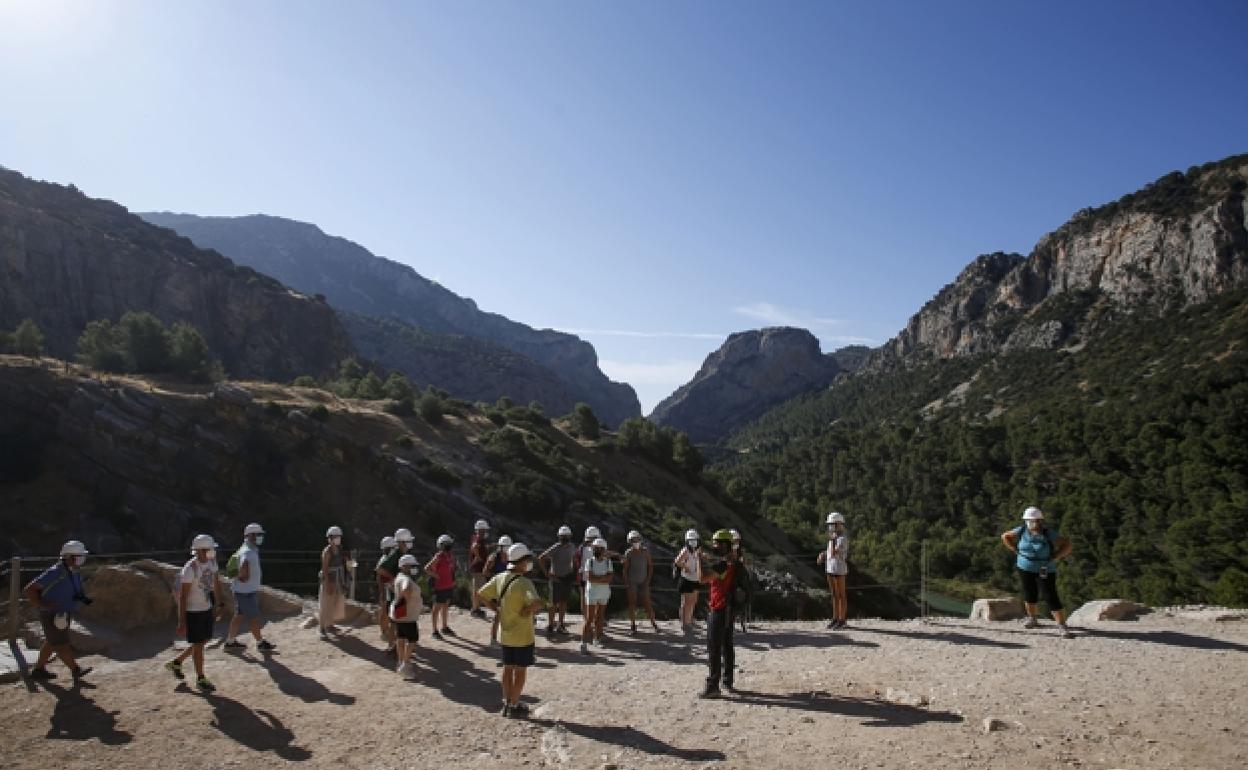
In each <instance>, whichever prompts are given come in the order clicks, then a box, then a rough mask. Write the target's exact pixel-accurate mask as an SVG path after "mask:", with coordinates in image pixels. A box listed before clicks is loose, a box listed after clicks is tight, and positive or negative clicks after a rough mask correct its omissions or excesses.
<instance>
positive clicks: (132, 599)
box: [78, 565, 175, 631]
mask: <svg viewBox="0 0 1248 770" xmlns="http://www.w3.org/2000/svg"><path fill="white" fill-rule="evenodd" d="M172 586H173V583H172V580H171V578H166V577H165V576H164V575H162V574H158V573H155V572H145V571H143V570H139V569H135V568H134V567H126V566H121V565H109V566H107V567H103V568H101V569H98V570H96V571H95V572H94V573H92V574H91V576H90V577H89V578H88V579H87V581H86V583H85V585H84V586H83V587H84V589H85V590H86V592H87V595H88V596H90V597H91V599H92V600H93V603H92V604H91V605H90V606H84V607H80V608H79V610H78V616H79V617H80V618H82V619H83V620H85V621H88V622H92V623H97V624H99V623H105V624H107V625H109V626H111V627H113V628H116V629H118V630H121V631H127V630H130V629H132V628H143V627H145V626H152V625H157V624H161V623H163V624H166V625H168V624H171V623H172V622H173V621H174V614H175V608H174V604H173V594H172Z"/></svg>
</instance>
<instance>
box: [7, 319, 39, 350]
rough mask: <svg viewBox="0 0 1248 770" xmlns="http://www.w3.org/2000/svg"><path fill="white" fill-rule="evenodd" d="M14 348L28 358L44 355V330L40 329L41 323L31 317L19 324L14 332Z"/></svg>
mask: <svg viewBox="0 0 1248 770" xmlns="http://www.w3.org/2000/svg"><path fill="white" fill-rule="evenodd" d="M13 349H14V350H15V351H16V352H17V354H18V355H20V356H27V357H28V358H38V357H39V356H41V355H43V332H41V331H39V324H37V323H35V322H34V321H33V320H31V319H29V318H27V319H26V320H24V321H22V322H21V323H20V324H18V327H17V331H15V332H13Z"/></svg>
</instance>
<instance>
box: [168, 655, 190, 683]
mask: <svg viewBox="0 0 1248 770" xmlns="http://www.w3.org/2000/svg"><path fill="white" fill-rule="evenodd" d="M165 670H166V671H168V672H169V673H170V674H173V677H174V678H175V679H186V674H184V673H182V664H181V663H179V662H177V661H176V660H171V661H169V662H168V663H166V664H165Z"/></svg>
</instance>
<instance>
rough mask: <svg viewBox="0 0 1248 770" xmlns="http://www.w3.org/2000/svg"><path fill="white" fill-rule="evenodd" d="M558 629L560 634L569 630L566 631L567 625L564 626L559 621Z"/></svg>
mask: <svg viewBox="0 0 1248 770" xmlns="http://www.w3.org/2000/svg"><path fill="white" fill-rule="evenodd" d="M558 630H559V633H561V634H566V633H569V632H568V627H567V626H565V625H564V624H562V623H560V624H559V629H558Z"/></svg>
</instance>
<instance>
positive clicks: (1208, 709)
mask: <svg viewBox="0 0 1248 770" xmlns="http://www.w3.org/2000/svg"><path fill="white" fill-rule="evenodd" d="M302 620H303V619H301V618H294V619H290V620H286V621H283V622H280V623H276V624H273V625H270V626H269V628H268V632H267V633H268V635H269V637H270V638H271V639H273V640H274V641H276V642H277V644H278V653H279V654H276V655H273V656H271V657H270V658H268V659H267V660H266V659H265V658H263V657H261V656H260V655H259V654H258V653H256V652H255V651H254V649H252V648H249V649H248V650H247V651H246V652H244V653H242V654H237V655H235V654H229V653H226V652H224V651H223V650H221V649H220V648H219V647H217V648H210V649H209V651H208V664H207V665H208V674H209V676H210V677H211V678H212V679H213V681H214V682H215V683H216V684H217V686H218V688H219V689H218V690H217V692H216V693H215V694H213V695H201V694H199V693H197V692H194V691H193V690H192V689H189V688H188V687H187V686H186V685H184V684H181V685H180V684H179V683H177V682H176V681H175V680H174V679H173V678H172V676H171V675H170V674H169V673H168V672H166V671H164V670H163V669H162V668H161V665H162V664H163V662H164V661H165V660H166V659H168V658H169V657H170V656H171V655H172V649H173V648H172V645H171V644H170V643H169V639H170V634H169V633H168V632H165V631H160V632H158V633H157V632H151V633H149V634H147V635H145V636H140V637H137V638H134V639H133V641H132V643H131V644H130V645H129V646H128V648H127V650H126V651H125V654H124V655H120V656H117V657H112V658H103V657H98V656H95V657H88V658H85V659H84V662H85V663H87V664H89V665H92V666H94V667H95V671H94V672H93V673H92V674H91V675H90V677H89V682H90V684H89V685H87V686H83V687H81V688H79V689H74V688H72V687H71V686H70V682H69V677H68V675H67V674H66V673H65V670H64V668H59V667H58V664H53V666H52V667H51V668H52V670H54V671H58V672H59V673H60V677H59V678H58V679H57V680H56V681H54V682H51V683H49V684H47V685H45V684H31V683H27V682H19V683H16V684H9V685H4V686H3V687H0V718H2V719H3V724H4V725H5V728H4V730H3V736H4V737H3V747H4V751H3V753H2V754H0V767H5V768H9V767H13V768H17V767H23V768H24V767H32V768H33V767H39V768H52V767H63V768H115V767H127V768H131V767H133V768H147V767H170V766H174V765H191V766H194V767H197V768H200V769H201V770H203V769H206V768H225V767H241V766H250V767H272V766H278V765H282V764H285V763H294V762H300V763H304V764H305V765H306V766H315V767H336V768H342V767H359V768H378V769H382V768H428V767H433V766H446V764H447V763H457V765H458V766H461V767H463V766H466V765H468V764H473V765H482V764H484V766H492V765H494V764H497V763H500V762H507V763H511V764H518V765H523V766H532V767H566V768H588V769H596V770H602V769H603V768H611V767H615V768H621V769H622V768H643V767H644V768H667V767H673V768H704V767H709V768H813V767H836V768H909V767H921V768H1002V767H1011V768H1054V767H1078V768H1211V769H1216V770H1226V769H1227V768H1243V767H1248V729H1246V728H1245V725H1246V724H1248V654H1245V653H1248V621H1239V622H1214V621H1212V620H1207V619H1202V618H1199V617H1184V616H1180V615H1178V614H1177V613H1170V614H1168V613H1164V612H1155V613H1152V614H1151V615H1148V616H1146V617H1145V618H1144V619H1141V620H1138V621H1132V622H1119V623H1109V622H1106V623H1099V624H1097V625H1096V626H1095V627H1094V628H1087V629H1078V636H1077V637H1076V638H1075V639H1070V640H1063V639H1060V638H1058V637H1057V636H1056V633H1055V630H1054V627H1053V626H1052V625H1051V624H1048V625H1046V627H1044V628H1042V629H1039V630H1037V631H1024V630H1023V629H1022V628H1021V627H1020V626H1019V625H1017V624H1016V623H994V624H983V623H971V622H969V621H962V620H945V619H941V620H936V621H932V622H930V623H927V624H924V623H922V622H919V621H906V622H893V621H880V620H860V621H855V622H854V624H853V626H852V627H851V628H849V629H848V630H846V631H841V632H831V631H826V630H824V628H823V626H822V624H819V623H761V624H758V625H756V626H753V627H752V628H751V630H750V632H749V633H748V634H745V635H743V636H742V635H738V637H737V663H738V668H739V669H740V670H739V673H738V675H737V686H738V687H739V688H741V692H740V693H738V694H737V695H734V696H731V697H727V698H725V699H723V700H718V701H702V700H699V699H698V698H697V697H696V694H697V693H698V691H699V690H700V689H701V687H702V685H703V682H704V677H705V675H706V668H705V651H704V649H702V648H701V647H700V645H701V644H702V638H701V636H700V635H699V637H698V638H697V639H695V641H694V644H692V645H690V644H688V643H686V642H685V640H684V639H683V638H681V637H680V636H679V635H678V634H677V633H675V627H674V626H673V625H672V624H670V623H669V624H664V631H663V633H661V634H658V635H656V634H654V633H652V632H648V631H646V632H642V633H641V634H640V635H639V636H637V637H630V636H628V635H627V634H626V631H627V627H626V626H625V625H623V624H621V623H619V622H616V623H615V624H613V627H612V628H611V629H610V633H609V635H610V639H609V642H608V644H607V646H606V647H605V648H603V649H601V651H596V652H594V653H593V654H591V655H588V656H586V655H582V654H581V653H580V652H579V649H578V642H579V640H577V639H568V640H565V641H559V642H557V643H550V642H548V641H546V640H545V639H544V638H542V637H541V636H539V640H538V665H537V666H536V667H535V668H533V669H530V674H529V684H528V687H527V688H526V689H527V692H526V700H529V701H530V702H531V703H532V706H533V715H532V717H531V718H530V719H528V720H526V721H521V720H508V719H504V718H502V717H500V716H498V714H497V713H496V712H497V709H498V707H499V705H500V695H499V689H498V683H497V673H498V668H499V664H498V662H497V655H496V654H495V652H494V651H493V650H490V649H488V648H487V647H485V646H484V643H485V642H487V641H488V634H489V624H488V623H487V622H484V621H481V620H476V619H473V618H470V617H469V616H468V615H467V614H462V613H461V614H458V615H456V614H452V627H453V628H454V629H456V630H457V631H458V632H459V636H458V637H457V638H455V639H450V640H448V641H446V642H438V641H431V640H429V639H428V636H427V634H426V632H427V631H428V619H427V617H426V618H425V619H423V620H422V624H421V625H422V629H421V630H422V635H423V638H422V640H421V646H420V653H419V658H418V663H419V669H420V675H419V681H417V682H416V683H406V682H402V681H400V680H399V678H398V676H397V675H396V674H395V673H394V672H393V670H392V668H391V664H390V662H389V659H388V658H387V656H386V654H385V652H384V651H383V650H382V648H381V643H380V640H379V637H378V634H377V629H376V628H375V627H370V628H362V629H354V630H348V631H346V632H344V633H343V635H341V636H340V637H339V638H338V639H337V640H335V641H333V642H329V643H326V642H321V641H319V640H318V639H317V638H316V633H315V630H308V629H305V628H303V627H302V625H303V623H302ZM573 629H574V630H576V626H573ZM591 649H592V648H591ZM27 658H28V660H30V659H33V653H27ZM187 668H188V672H189V671H190V670H191V668H190V662H189V661H188V664H187ZM990 720H995V721H992V722H991V724H992V727H993V728H994V729H992V730H988V729H987V723H988V722H989V721H990Z"/></svg>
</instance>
